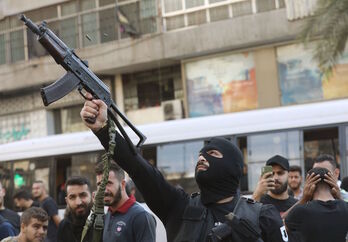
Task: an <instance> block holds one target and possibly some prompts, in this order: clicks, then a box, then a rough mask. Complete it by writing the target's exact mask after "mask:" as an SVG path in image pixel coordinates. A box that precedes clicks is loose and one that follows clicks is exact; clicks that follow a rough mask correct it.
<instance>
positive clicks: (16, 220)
mask: <svg viewBox="0 0 348 242" xmlns="http://www.w3.org/2000/svg"><path fill="white" fill-rule="evenodd" d="M5 195H6V190H5V188H4V187H3V186H2V183H1V182H0V215H1V216H2V217H3V218H4V219H6V220H7V221H8V222H10V224H12V226H13V227H14V228H15V231H16V235H17V234H18V233H19V229H20V217H19V215H18V214H17V213H16V212H15V211H12V210H11V209H8V208H5V204H4V197H5Z"/></svg>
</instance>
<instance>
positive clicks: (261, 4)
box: [256, 0, 276, 12]
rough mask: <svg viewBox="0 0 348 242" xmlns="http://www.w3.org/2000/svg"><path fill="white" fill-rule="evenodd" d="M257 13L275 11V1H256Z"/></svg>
mask: <svg viewBox="0 0 348 242" xmlns="http://www.w3.org/2000/svg"><path fill="white" fill-rule="evenodd" d="M256 5H257V12H266V11H270V10H272V9H275V8H276V6H275V0H257V1H256Z"/></svg>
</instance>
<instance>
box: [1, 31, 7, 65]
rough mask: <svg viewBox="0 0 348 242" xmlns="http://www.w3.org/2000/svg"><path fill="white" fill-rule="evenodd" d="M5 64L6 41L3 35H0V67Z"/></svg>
mask: <svg viewBox="0 0 348 242" xmlns="http://www.w3.org/2000/svg"><path fill="white" fill-rule="evenodd" d="M5 63H6V41H5V34H0V65H2V64H5Z"/></svg>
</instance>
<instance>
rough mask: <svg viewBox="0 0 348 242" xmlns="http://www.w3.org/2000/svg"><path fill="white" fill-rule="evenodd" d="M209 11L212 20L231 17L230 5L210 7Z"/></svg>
mask: <svg viewBox="0 0 348 242" xmlns="http://www.w3.org/2000/svg"><path fill="white" fill-rule="evenodd" d="M209 13H210V21H211V22H214V21H219V20H223V19H227V18H229V13H228V7H226V6H221V7H217V8H211V9H209Z"/></svg>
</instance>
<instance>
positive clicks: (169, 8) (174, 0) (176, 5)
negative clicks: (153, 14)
mask: <svg viewBox="0 0 348 242" xmlns="http://www.w3.org/2000/svg"><path fill="white" fill-rule="evenodd" d="M181 9H182V0H171V1H168V0H165V1H164V10H165V12H166V13H170V12H174V11H178V10H181Z"/></svg>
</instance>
